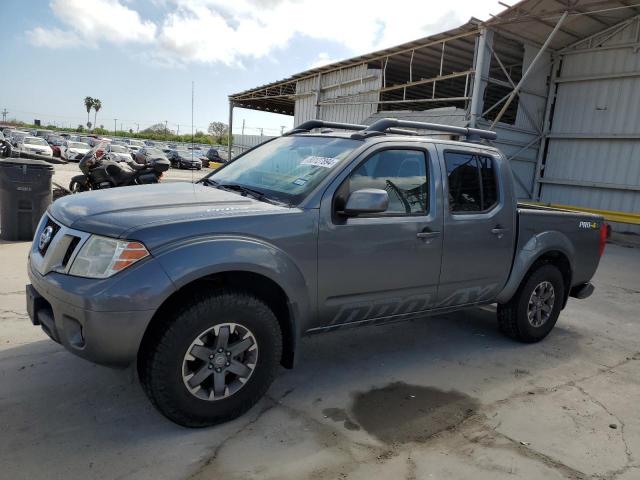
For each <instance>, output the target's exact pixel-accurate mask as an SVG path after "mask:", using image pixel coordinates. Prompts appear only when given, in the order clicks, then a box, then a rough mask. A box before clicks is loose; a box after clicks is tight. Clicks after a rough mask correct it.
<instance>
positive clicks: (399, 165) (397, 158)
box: [341, 150, 429, 215]
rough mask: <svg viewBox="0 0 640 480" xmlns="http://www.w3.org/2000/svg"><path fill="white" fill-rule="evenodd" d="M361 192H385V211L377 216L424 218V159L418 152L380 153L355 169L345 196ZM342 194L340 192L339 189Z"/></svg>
mask: <svg viewBox="0 0 640 480" xmlns="http://www.w3.org/2000/svg"><path fill="white" fill-rule="evenodd" d="M364 188H377V189H380V190H386V192H387V194H388V195H389V208H387V210H386V211H385V212H384V213H382V214H380V215H424V214H426V213H427V212H428V210H429V195H428V194H429V188H428V175H427V157H426V154H425V153H424V152H423V151H421V150H383V151H381V152H378V153H375V154H374V155H372V156H371V157H369V159H367V160H366V161H365V162H364V163H363V164H361V165H360V166H359V167H358V168H356V169H355V170H354V171H353V173H352V174H351V176H350V177H349V179H348V180H347V185H346V189H347V191H346V192H341V196H342V197H343V198H344V199H346V198H348V196H349V194H350V193H352V192H355V191H356V190H361V189H364ZM341 190H342V188H341Z"/></svg>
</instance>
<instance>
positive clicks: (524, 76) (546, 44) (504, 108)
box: [491, 12, 569, 129]
mask: <svg viewBox="0 0 640 480" xmlns="http://www.w3.org/2000/svg"><path fill="white" fill-rule="evenodd" d="M567 15H569V12H564V13H563V14H562V16H561V17H560V19H559V20H558V23H556V26H555V27H554V29H553V30H552V31H551V33H550V34H549V36H548V37H547V39H546V40H545V41H544V43H543V44H542V47H541V48H540V50H538V53H536V56H535V57H533V60H531V63H530V64H529V67H528V68H527V70H526V71H525V72H524V73H523V74H522V77H521V78H520V81H519V82H518V84H517V85H516V87H515V88H514V89H513V91H512V92H511V95H509V98H507V100H506V101H505V103H504V105H503V106H502V109H501V110H500V112H498V115H497V116H496V118H495V119H494V120H493V122H492V123H491V129H493V128H494V127H495V126H496V124H497V123H498V122H499V121H500V119H501V118H502V116H503V115H504V113H505V112H506V111H507V108H509V105H511V102H512V101H513V99H514V98H515V97H516V95H518V91H519V90H520V88H522V85H523V84H524V82H525V81H526V79H527V77H528V76H529V74H530V73H531V72H532V71H533V69H534V67H535V66H536V63H537V62H538V60H539V59H540V57H541V56H542V54H543V53H544V52H545V51H546V50H547V48H548V47H549V44H550V43H551V40H553V37H555V35H556V33H558V30H559V29H560V27H561V26H562V24H563V23H564V21H565V19H566V18H567Z"/></svg>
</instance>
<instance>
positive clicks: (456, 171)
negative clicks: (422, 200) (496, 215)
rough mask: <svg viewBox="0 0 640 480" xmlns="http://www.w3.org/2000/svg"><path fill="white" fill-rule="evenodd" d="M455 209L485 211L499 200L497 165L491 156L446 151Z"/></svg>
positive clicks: (460, 210) (453, 208) (450, 207)
mask: <svg viewBox="0 0 640 480" xmlns="http://www.w3.org/2000/svg"><path fill="white" fill-rule="evenodd" d="M444 160H445V163H446V165H447V177H448V180H449V210H450V211H451V212H452V213H466V212H484V211H487V210H490V209H491V208H493V206H494V205H496V203H498V186H497V183H496V176H495V166H494V162H493V159H492V158H491V157H486V156H482V155H476V154H474V153H461V152H445V154H444Z"/></svg>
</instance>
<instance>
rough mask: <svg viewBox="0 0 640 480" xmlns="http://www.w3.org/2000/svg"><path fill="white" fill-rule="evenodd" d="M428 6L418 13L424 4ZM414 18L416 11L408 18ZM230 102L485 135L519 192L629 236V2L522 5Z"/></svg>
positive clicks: (632, 20)
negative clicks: (598, 218) (602, 220)
mask: <svg viewBox="0 0 640 480" xmlns="http://www.w3.org/2000/svg"><path fill="white" fill-rule="evenodd" d="M426 8H427V7H425V9H426ZM416 13H417V12H416ZM229 102H230V111H229V123H230V124H232V123H233V109H234V107H242V108H249V109H256V110H263V111H267V112H277V113H284V114H287V115H293V116H294V117H295V124H296V125H297V124H299V123H301V122H303V121H305V120H309V119H314V118H317V119H322V120H330V121H341V122H349V123H363V124H369V123H372V122H373V121H374V120H375V119H377V118H380V117H396V118H405V119H414V120H420V121H429V122H434V123H446V124H451V125H460V126H472V127H478V128H488V129H492V130H495V131H496V132H497V133H498V139H497V140H496V141H494V142H492V143H493V144H494V145H495V146H497V147H499V148H500V149H502V151H503V152H504V153H505V154H506V155H507V157H508V158H509V160H510V161H511V165H512V168H513V171H514V175H515V179H516V184H517V188H518V195H519V197H520V198H521V199H528V200H537V201H542V202H545V203H550V204H554V205H561V206H571V207H579V208H581V209H583V210H588V211H595V212H596V213H603V214H605V216H606V218H607V219H609V220H610V221H615V222H618V223H616V224H614V228H616V229H617V230H626V231H635V232H640V214H638V212H640V2H638V3H634V2H631V1H623V0H618V1H604V0H583V1H577V0H524V1H521V2H519V3H517V4H516V5H514V6H513V7H510V8H508V9H506V10H505V11H503V12H501V13H499V14H498V15H496V16H493V17H492V19H491V20H489V21H487V22H480V21H477V20H473V19H472V20H471V21H469V22H468V23H467V24H465V25H462V26H461V27H459V28H457V29H454V30H450V31H447V32H443V33H440V34H437V35H433V36H430V37H426V38H422V39H420V40H416V41H413V42H409V43H406V44H403V45H399V46H397V47H393V48H388V49H385V50H380V51H377V52H373V53H370V54H366V55H362V56H359V57H355V58H351V59H348V60H344V61H341V62H337V63H332V64H330V65H326V66H324V67H320V68H315V69H312V70H308V71H305V72H301V73H299V74H296V75H293V76H291V77H289V78H286V79H284V80H280V81H277V82H273V83H270V84H268V85H263V86H260V87H256V88H253V89H251V90H247V91H245V92H241V93H237V94H233V95H230V96H229Z"/></svg>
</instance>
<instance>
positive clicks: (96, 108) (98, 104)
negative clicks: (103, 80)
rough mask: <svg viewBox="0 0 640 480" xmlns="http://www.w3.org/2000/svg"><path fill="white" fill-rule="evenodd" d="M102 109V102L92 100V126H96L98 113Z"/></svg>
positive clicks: (97, 99)
mask: <svg viewBox="0 0 640 480" xmlns="http://www.w3.org/2000/svg"><path fill="white" fill-rule="evenodd" d="M101 108H102V102H101V101H100V99H99V98H94V99H93V110H94V111H95V113H94V115H93V124H94V125H97V124H98V123H97V118H98V111H99V110H100V109H101Z"/></svg>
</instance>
